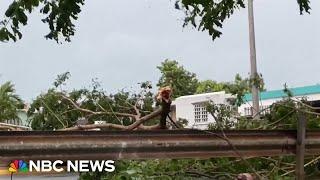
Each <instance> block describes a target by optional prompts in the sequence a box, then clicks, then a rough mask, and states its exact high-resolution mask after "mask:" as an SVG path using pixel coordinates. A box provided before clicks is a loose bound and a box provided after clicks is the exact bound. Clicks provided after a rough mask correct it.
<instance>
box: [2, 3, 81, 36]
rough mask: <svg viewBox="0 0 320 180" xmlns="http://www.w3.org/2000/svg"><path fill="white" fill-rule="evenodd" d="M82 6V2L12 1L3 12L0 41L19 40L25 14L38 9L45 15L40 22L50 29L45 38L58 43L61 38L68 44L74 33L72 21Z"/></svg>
mask: <svg viewBox="0 0 320 180" xmlns="http://www.w3.org/2000/svg"><path fill="white" fill-rule="evenodd" d="M82 5H84V0H14V1H13V2H12V3H11V4H10V5H9V7H8V9H7V10H6V12H5V16H6V18H5V19H4V20H2V21H1V22H0V41H9V40H10V39H11V40H13V41H16V40H17V39H21V38H22V33H21V30H20V27H21V26H25V25H27V23H28V15H27V13H32V12H33V11H34V10H35V9H38V7H40V13H42V14H43V15H45V17H44V18H43V19H42V22H43V23H46V24H48V26H49V29H50V31H49V33H48V34H47V35H45V38H47V39H53V40H55V41H56V42H59V38H61V36H62V37H64V40H65V41H68V42H70V40H71V39H70V38H71V36H73V35H74V33H75V25H74V22H73V21H74V20H77V19H78V16H79V13H80V12H81V6H82Z"/></svg>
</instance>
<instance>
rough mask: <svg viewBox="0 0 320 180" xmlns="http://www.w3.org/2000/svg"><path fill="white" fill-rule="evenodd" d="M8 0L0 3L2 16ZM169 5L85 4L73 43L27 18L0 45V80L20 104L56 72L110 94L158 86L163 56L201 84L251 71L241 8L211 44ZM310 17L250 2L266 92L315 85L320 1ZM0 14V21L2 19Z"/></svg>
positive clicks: (148, 0) (287, 5) (268, 1)
mask: <svg viewBox="0 0 320 180" xmlns="http://www.w3.org/2000/svg"><path fill="white" fill-rule="evenodd" d="M10 2H12V0H1V1H0V13H1V14H4V12H5V9H6V7H7V6H8V4H9V3H10ZM174 2H175V1H174V0H171V1H170V0H122V1H118V0H108V1H92V0H88V1H86V5H85V6H84V7H83V10H82V12H81V15H80V19H79V21H78V22H77V23H76V24H77V27H76V29H77V32H76V35H75V36H74V37H73V38H72V42H71V43H64V44H62V45H59V44H57V43H55V42H54V41H50V40H45V38H44V37H43V36H44V35H45V34H46V33H47V32H48V27H47V25H46V24H43V23H42V22H41V21H40V19H41V15H39V14H38V13H33V14H32V16H31V17H30V19H29V24H28V26H27V27H24V28H23V39H22V40H20V41H18V42H16V43H1V44H0V74H1V75H0V83H3V82H5V81H12V82H13V83H15V85H16V89H17V92H18V93H19V94H20V95H21V96H22V97H23V98H24V99H26V100H30V99H33V98H35V97H36V96H37V95H38V94H39V93H40V92H43V91H45V90H46V89H47V88H48V87H49V86H51V84H52V82H53V81H54V79H55V77H56V75H57V74H60V73H62V72H65V71H70V72H71V74H72V78H71V80H70V87H72V88H79V87H83V86H88V85H89V84H90V81H91V79H92V78H99V80H100V81H101V82H102V85H103V87H104V88H105V89H106V90H108V91H109V92H115V91H117V90H119V89H122V88H129V87H131V86H134V85H135V84H136V83H138V82H142V81H146V80H150V81H153V82H156V81H157V80H158V78H159V76H160V73H159V71H158V70H157V69H156V66H158V65H159V64H160V63H161V62H162V61H163V60H164V59H167V58H168V59H174V60H178V61H179V62H180V63H181V64H182V65H184V66H185V68H186V69H188V70H190V71H192V72H195V73H196V74H197V76H198V78H199V79H201V80H205V79H213V80H216V81H231V80H233V78H234V75H235V74H236V73H240V74H241V75H243V76H247V75H248V73H249V41H248V22H247V9H242V10H240V11H238V12H236V13H235V14H234V15H233V16H232V17H231V18H230V19H229V20H227V21H226V22H225V23H224V28H223V30H222V31H223V35H222V36H221V38H220V39H217V40H216V41H214V42H213V41H212V40H211V38H210V37H209V36H208V34H207V32H198V31H196V30H195V29H192V28H185V29H183V28H182V24H183V22H182V17H183V14H182V12H179V11H178V10H176V9H174ZM311 3H312V11H311V15H304V16H300V15H299V11H298V6H297V3H296V0H281V1H279V0H255V25H256V44H257V63H258V71H259V72H261V73H262V74H263V76H264V79H265V82H266V87H267V89H279V88H282V87H283V84H284V83H287V84H289V86H291V87H297V86H304V85H312V84H317V83H320V79H319V77H320V70H319V68H320V56H319V54H320V34H319V33H320V1H319V0H311ZM0 17H2V16H0Z"/></svg>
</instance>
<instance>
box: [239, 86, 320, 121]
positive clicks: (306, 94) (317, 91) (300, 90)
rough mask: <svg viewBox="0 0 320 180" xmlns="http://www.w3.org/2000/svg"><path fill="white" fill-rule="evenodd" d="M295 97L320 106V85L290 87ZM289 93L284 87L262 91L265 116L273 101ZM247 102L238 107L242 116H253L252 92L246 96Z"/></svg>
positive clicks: (261, 103) (261, 102)
mask: <svg viewBox="0 0 320 180" xmlns="http://www.w3.org/2000/svg"><path fill="white" fill-rule="evenodd" d="M289 90H290V91H291V92H292V94H293V97H294V98H296V99H301V98H306V99H307V101H308V102H310V104H311V105H312V106H315V107H320V85H313V86H303V87H296V88H289ZM286 96H287V94H285V93H284V92H283V89H280V90H272V91H265V92H260V96H259V97H260V111H261V115H262V116H263V115H264V114H266V113H269V109H268V107H269V106H271V105H272V104H273V103H275V102H277V101H280V100H282V99H283V98H284V97H286ZM244 101H245V103H244V104H242V105H241V106H240V107H239V108H238V112H239V114H240V115H241V116H247V117H251V116H252V95H251V94H250V93H248V94H246V95H245V96H244ZM262 110H264V111H262Z"/></svg>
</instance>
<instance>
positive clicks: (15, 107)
mask: <svg viewBox="0 0 320 180" xmlns="http://www.w3.org/2000/svg"><path fill="white" fill-rule="evenodd" d="M23 106H24V105H23V101H22V100H21V98H20V97H19V96H18V95H17V94H16V93H15V89H14V85H13V84H12V83H11V82H6V83H4V84H2V85H1V86H0V122H3V121H5V120H12V119H17V118H18V116H17V114H18V111H19V109H22V108H23Z"/></svg>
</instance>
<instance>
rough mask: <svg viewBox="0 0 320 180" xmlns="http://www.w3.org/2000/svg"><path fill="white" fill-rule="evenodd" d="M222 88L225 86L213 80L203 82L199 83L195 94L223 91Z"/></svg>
mask: <svg viewBox="0 0 320 180" xmlns="http://www.w3.org/2000/svg"><path fill="white" fill-rule="evenodd" d="M224 87H225V86H224V84H223V83H218V82H216V81H213V80H205V81H201V82H199V84H198V87H197V90H196V93H197V94H201V93H210V92H217V91H223V90H224Z"/></svg>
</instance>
